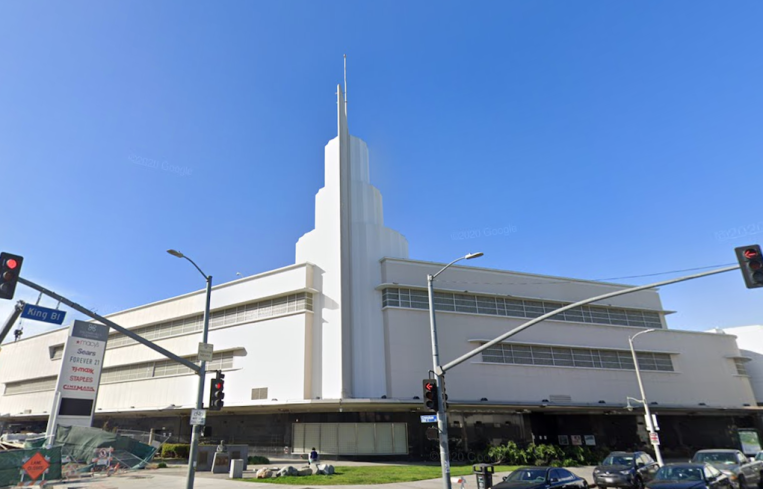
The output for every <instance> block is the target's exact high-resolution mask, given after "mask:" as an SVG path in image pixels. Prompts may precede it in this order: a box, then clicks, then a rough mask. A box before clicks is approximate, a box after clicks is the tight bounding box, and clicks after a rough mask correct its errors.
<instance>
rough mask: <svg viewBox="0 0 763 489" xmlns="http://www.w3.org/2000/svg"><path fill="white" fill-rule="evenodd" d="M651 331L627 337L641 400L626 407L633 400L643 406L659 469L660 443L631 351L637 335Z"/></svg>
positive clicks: (636, 359) (660, 460)
mask: <svg viewBox="0 0 763 489" xmlns="http://www.w3.org/2000/svg"><path fill="white" fill-rule="evenodd" d="M652 331H657V330H656V329H654V328H652V329H647V330H644V331H640V332H638V333H636V334H634V335H633V336H629V337H628V343H629V344H630V346H631V355H632V356H633V366H634V367H635V368H636V380H638V388H639V390H640V391H641V399H633V398H632V397H630V398H628V405H629V406H630V400H634V401H636V402H640V403H641V404H643V405H644V415H645V421H646V428H647V430H648V431H649V440H650V441H651V442H652V446H653V447H654V454H655V455H656V456H657V463H658V464H660V467H662V466H663V465H664V464H663V462H662V454H661V453H660V442H659V441H658V440H657V432H656V431H655V429H654V420H653V419H652V413H651V412H649V402H648V401H647V400H646V394H644V383H643V382H642V381H641V371H640V370H639V367H638V358H637V357H636V350H634V349H633V340H635V339H636V337H637V336H638V335H641V334H646V333H651V332H652Z"/></svg>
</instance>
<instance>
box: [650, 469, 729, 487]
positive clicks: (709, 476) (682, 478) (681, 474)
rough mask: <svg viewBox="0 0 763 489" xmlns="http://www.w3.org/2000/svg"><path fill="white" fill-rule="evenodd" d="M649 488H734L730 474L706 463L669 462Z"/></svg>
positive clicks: (659, 471) (656, 475) (655, 476)
mask: <svg viewBox="0 0 763 489" xmlns="http://www.w3.org/2000/svg"><path fill="white" fill-rule="evenodd" d="M646 487H647V489H733V487H734V486H733V485H732V484H731V480H729V478H728V476H727V475H726V474H724V473H723V472H721V471H720V470H718V469H716V468H715V467H713V466H712V465H710V464H706V463H688V464H667V465H665V466H664V467H661V468H660V470H658V471H657V473H656V474H655V475H654V478H653V479H652V480H651V482H649V483H648V484H647V485H646Z"/></svg>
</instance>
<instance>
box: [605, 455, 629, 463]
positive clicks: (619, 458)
mask: <svg viewBox="0 0 763 489" xmlns="http://www.w3.org/2000/svg"><path fill="white" fill-rule="evenodd" d="M601 465H633V455H610V456H609V457H607V458H605V459H604V462H602V463H601Z"/></svg>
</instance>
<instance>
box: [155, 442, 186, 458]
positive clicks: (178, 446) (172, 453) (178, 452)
mask: <svg viewBox="0 0 763 489" xmlns="http://www.w3.org/2000/svg"><path fill="white" fill-rule="evenodd" d="M190 451H191V445H189V444H188V443H165V444H164V445H162V458H188V454H189V452H190Z"/></svg>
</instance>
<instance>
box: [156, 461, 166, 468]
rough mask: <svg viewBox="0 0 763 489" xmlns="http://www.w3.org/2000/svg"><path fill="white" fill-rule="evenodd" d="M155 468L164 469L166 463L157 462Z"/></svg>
mask: <svg viewBox="0 0 763 489" xmlns="http://www.w3.org/2000/svg"><path fill="white" fill-rule="evenodd" d="M156 468H157V469H166V468H167V464H165V463H164V462H159V463H158V464H157V465H156Z"/></svg>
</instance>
